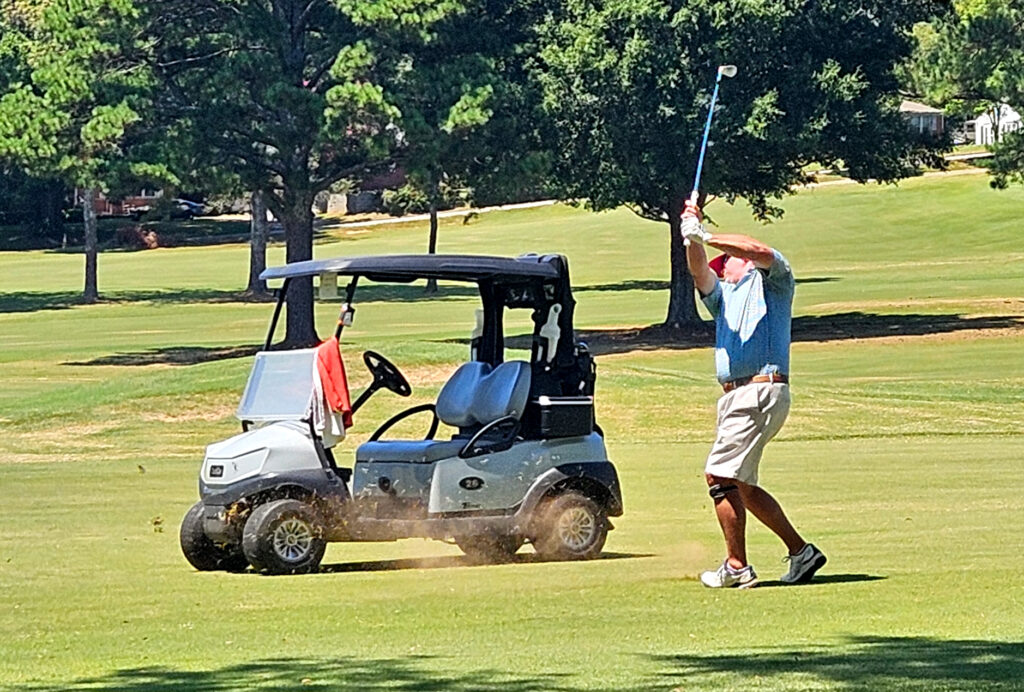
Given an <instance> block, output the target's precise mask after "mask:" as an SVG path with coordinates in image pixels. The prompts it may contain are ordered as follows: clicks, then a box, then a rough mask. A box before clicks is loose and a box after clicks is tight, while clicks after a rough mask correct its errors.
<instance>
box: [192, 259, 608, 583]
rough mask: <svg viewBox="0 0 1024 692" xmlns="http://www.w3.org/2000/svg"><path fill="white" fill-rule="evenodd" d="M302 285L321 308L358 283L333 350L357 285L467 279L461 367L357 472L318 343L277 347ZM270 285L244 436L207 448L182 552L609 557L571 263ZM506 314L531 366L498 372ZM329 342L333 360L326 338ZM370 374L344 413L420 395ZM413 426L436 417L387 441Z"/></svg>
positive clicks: (512, 365)
mask: <svg viewBox="0 0 1024 692" xmlns="http://www.w3.org/2000/svg"><path fill="white" fill-rule="evenodd" d="M306 277H319V294H320V298H321V299H323V298H325V297H331V296H338V295H339V290H338V289H339V285H338V277H346V278H347V280H348V283H347V287H346V289H345V295H344V296H343V301H344V302H343V303H342V305H341V314H340V316H339V319H338V326H337V330H336V333H335V337H339V336H340V335H341V333H342V331H343V329H344V327H345V326H346V325H349V324H351V322H352V317H353V314H354V308H353V305H354V301H355V296H356V291H357V286H358V284H359V282H360V280H366V281H372V282H394V283H409V282H411V281H414V280H417V279H437V280H441V281H459V282H471V283H475V284H476V285H477V287H478V289H479V293H480V297H481V300H482V309H478V310H477V313H476V314H477V324H476V327H475V329H474V330H473V332H472V336H471V338H470V344H469V350H470V359H469V361H468V362H466V363H464V364H463V365H461V366H459V367H458V368H457V369H456V370H455V372H454V374H452V375H451V377H450V378H449V379H448V381H447V382H446V383H445V384H444V386H443V387H442V389H441V391H440V393H439V395H438V398H437V401H436V403H431V404H422V405H419V406H413V407H412V408H408V409H406V410H404V411H402V412H400V413H398V414H397V415H395V416H393V417H392V418H390V419H389V420H387V421H385V422H384V423H383V424H382V425H380V426H379V427H378V428H377V430H376V432H374V433H373V435H371V437H370V439H369V441H367V442H365V443H364V444H362V445H360V446H359V448H358V449H357V450H356V452H355V462H354V465H353V466H351V467H345V466H339V465H338V463H337V462H336V459H335V455H334V452H333V448H334V447H335V445H337V444H338V443H339V442H340V441H341V440H342V439H343V438H344V432H345V427H344V426H342V425H336V424H332V423H331V420H330V418H331V416H332V415H336V414H335V412H334V411H331V410H330V408H331V407H329V406H328V407H326V408H327V415H326V419H327V420H325V417H324V415H323V412H324V406H323V403H324V401H323V399H324V394H323V387H324V386H325V385H324V383H323V382H320V381H319V380H318V374H317V373H318V370H317V368H318V365H317V358H318V355H322V354H323V353H324V351H323V350H322V349H323V348H324V347H325V345H324V344H322V345H321V346H320V347H317V348H312V349H297V350H272V349H271V342H272V338H273V335H274V332H275V328H276V326H277V322H278V318H279V316H280V313H281V309H282V306H283V304H284V300H285V296H286V295H287V291H288V286H289V285H290V284H292V283H293V282H295V281H296V280H297V279H304V278H306ZM261 278H263V279H267V280H274V279H280V280H283V284H282V286H281V288H280V289H279V292H278V293H279V296H278V302H277V306H276V308H275V311H274V316H273V318H272V320H271V323H270V329H269V332H268V334H267V339H266V343H265V346H264V350H263V351H260V352H259V353H258V354H257V355H256V357H255V361H254V363H253V367H252V371H251V373H250V375H249V380H248V383H247V385H246V388H245V392H244V394H243V396H242V401H241V403H240V405H239V408H238V412H237V416H238V418H239V419H240V420H241V422H242V432H241V433H240V434H238V435H235V436H234V437H231V438H230V439H227V440H224V441H222V442H217V443H214V444H211V445H209V446H208V447H207V449H206V457H205V459H204V461H203V466H202V470H201V473H200V479H199V493H200V496H201V498H202V499H201V500H200V501H199V502H198V503H197V504H196V505H195V506H193V507H192V508H191V509H190V510H189V512H188V513H187V514H186V515H185V518H184V520H183V522H182V525H181V534H180V537H181V547H182V550H183V552H184V553H185V557H186V558H187V559H188V561H189V562H190V563H191V564H192V565H193V566H194V567H196V569H199V570H217V569H224V570H244V569H246V568H247V566H249V565H251V566H252V567H253V568H254V569H255V570H256V571H260V572H265V573H271V574H283V573H302V572H310V571H315V570H316V569H317V568H318V566H319V564H320V561H321V559H322V558H323V554H324V550H325V547H326V543H327V542H330V541H391V540H397V539H401V538H411V537H426V538H433V539H438V540H445V541H452V542H454V543H456V544H457V545H458V546H459V547H460V548H461V549H462V550H463V551H464V552H465V553H466V554H467V556H469V557H470V559H472V560H474V561H477V562H500V561H507V560H509V559H511V557H512V555H513V554H515V552H516V551H517V550H518V549H519V548H520V547H521V546H522V545H523V544H524V543H526V542H529V543H531V544H533V547H534V549H535V550H536V552H537V553H538V554H539V555H540V556H541V557H542V558H543V559H551V560H578V559H588V558H593V557H596V556H597V555H599V554H600V553H601V550H602V548H603V546H604V542H605V538H606V537H607V533H608V530H609V529H611V528H612V526H611V523H610V521H609V519H608V518H609V517H614V516H619V515H621V514H622V497H621V493H620V489H619V481H618V475H617V473H616V470H615V467H614V466H613V465H612V463H611V462H610V461H609V460H608V457H607V452H606V450H605V445H604V438H603V433H602V431H601V429H600V427H599V426H597V425H596V424H595V422H594V381H595V374H596V369H595V365H594V361H593V359H592V357H591V355H590V353H589V352H588V351H587V348H586V346H585V345H584V344H582V343H577V342H576V341H575V338H574V333H573V310H574V306H575V301H574V300H573V298H572V292H571V289H570V285H569V271H568V263H567V261H566V259H565V258H564V257H562V256H560V255H546V256H537V255H526V256H522V257H518V258H515V259H512V258H503V257H484V256H469V255H389V256H367V257H338V258H332V259H324V260H312V261H307V262H296V263H292V264H288V265H285V266H283V267H276V268H271V269H268V270H266V271H265V272H263V274H262V277H261ZM506 309H525V310H530V311H532V312H531V316H532V321H533V325H534V328H533V340H532V348H531V352H530V360H529V362H527V361H525V360H512V361H505V360H504V352H505V344H504V337H503V317H504V312H505V310H506ZM332 347H333V349H334V352H335V355H337V350H338V348H337V345H336V342H331V341H330V340H329V341H328V345H327V348H328V349H330V348H332ZM363 361H364V363H365V364H366V366H367V368H368V369H369V371H370V373H371V375H372V377H373V379H372V382H371V383H370V385H369V386H368V387H367V388H366V390H365V391H364V392H362V394H361V395H360V396H359V397H358V398H357V399H356V401H355V402H354V403H352V404H351V407H350V408H351V413H352V414H355V413H356V412H358V410H359V408H360V407H361V406H362V405H363V404H365V403H366V401H367V400H368V399H369V398H370V397H371V396H372V395H373V394H374V393H376V392H377V391H379V390H381V389H388V390H390V391H392V392H394V393H396V394H399V395H401V396H409V394H411V392H412V390H411V388H410V386H409V383H408V382H407V381H406V379H405V377H404V376H403V375H402V373H401V372H400V371H399V370H398V368H397V367H395V365H393V364H392V363H391V362H390V361H388V360H387V359H386V358H384V357H383V356H381V355H379V354H377V353H374V352H372V351H367V352H366V353H364V354H363ZM344 387H345V393H346V398H347V384H344ZM318 406H319V411H320V415H319V416H318V415H317V410H318ZM413 415H423V416H424V422H425V423H426V421H427V420H429V429H428V432H427V433H426V436H425V438H424V439H415V440H408V439H390V438H389V437H386V436H385V433H387V431H388V430H389V429H390V428H391V427H392V426H394V425H395V424H396V423H398V422H399V421H401V420H404V419H405V418H407V417H410V416H413ZM428 416H429V419H428V418H427V417H428ZM336 422H337V421H335V423H336ZM442 422H443V423H445V424H446V425H447V426H450V427H451V428H452V429H454V430H457V432H456V433H454V434H453V435H452V436H451V438H450V439H435V435H436V434H437V430H438V426H439V423H442ZM424 427H426V425H425V426H424Z"/></svg>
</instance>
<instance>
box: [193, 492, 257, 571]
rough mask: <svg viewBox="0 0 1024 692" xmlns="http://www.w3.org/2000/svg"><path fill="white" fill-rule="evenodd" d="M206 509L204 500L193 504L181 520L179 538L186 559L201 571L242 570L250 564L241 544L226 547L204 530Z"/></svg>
mask: <svg viewBox="0 0 1024 692" xmlns="http://www.w3.org/2000/svg"><path fill="white" fill-rule="evenodd" d="M204 513H205V509H204V508H203V503H202V502H197V503H196V504H194V505H192V509H190V510H189V511H188V512H187V513H186V514H185V518H184V519H182V520H181V531H180V532H179V534H178V538H179V540H180V542H181V552H182V553H184V554H185V559H186V560H188V561H189V564H191V565H192V566H193V567H195V568H196V569H197V570H199V571H200V572H212V571H214V570H219V569H222V570H227V571H228V572H241V571H243V570H244V569H245V568H246V567H248V566H249V563H248V561H246V559H245V556H244V555H242V551H241V548H240V547H239V546H237V545H236V546H234V547H225V546H220V545H217V544H216V543H214V542H213V541H211V540H210V539H209V537H208V536H207V535H206V532H205V531H204V530H203V515H204Z"/></svg>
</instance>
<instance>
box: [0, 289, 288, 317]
mask: <svg viewBox="0 0 1024 692" xmlns="http://www.w3.org/2000/svg"><path fill="white" fill-rule="evenodd" d="M272 300H273V298H272V296H269V295H264V296H253V295H250V294H247V293H245V292H244V291H217V290H213V289H182V290H178V291H110V292H103V293H102V294H101V296H100V300H99V302H100V303H109V304H119V303H149V304H152V305H182V304H195V303H207V304H216V303H266V302H270V301H272ZM84 304H85V303H84V301H83V300H82V294H81V292H74V291H57V292H50V293H48V292H33V291H21V292H14V293H0V312H38V311H41V310H66V309H67V308H72V307H75V306H78V305H84Z"/></svg>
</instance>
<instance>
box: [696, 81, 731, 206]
mask: <svg viewBox="0 0 1024 692" xmlns="http://www.w3.org/2000/svg"><path fill="white" fill-rule="evenodd" d="M735 76H736V66H735V65H719V66H718V74H717V76H716V77H715V91H714V92H713V93H712V94H711V106H710V107H708V121H707V123H706V124H705V125H704V140H703V141H702V142H701V143H700V157H699V158H698V159H697V175H696V177H694V179H693V192H691V193H690V201H691V202H693V203H694V204H696V203H697V197H698V194H699V193H698V190H699V189H700V174H701V170H702V169H703V168H704V153H705V152H706V151H707V147H708V135H709V134H711V119H712V118H713V117H714V115H715V102H716V101H718V87H719V86H720V85H721V83H722V77H729V78H730V79H731V78H732V77H735Z"/></svg>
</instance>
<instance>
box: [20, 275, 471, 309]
mask: <svg viewBox="0 0 1024 692" xmlns="http://www.w3.org/2000/svg"><path fill="white" fill-rule="evenodd" d="M338 291H339V293H338V295H339V298H338V301H339V302H340V301H341V300H343V296H344V295H345V288H344V284H342V285H341V286H339V289H338ZM479 295H480V292H479V291H478V290H477V288H476V286H473V285H469V284H444V283H442V284H441V285H440V286H439V287H438V290H437V292H436V293H427V291H426V283H425V282H416V283H412V284H373V283H363V284H361V285H360V286H359V289H358V291H357V292H356V302H357V303H375V302H395V303H415V302H422V301H431V300H434V301H440V300H456V299H462V298H475V297H478V296H479ZM274 300H275V298H274V297H273V296H272V295H270V294H267V295H256V296H254V295H251V294H248V293H245V292H244V291H218V290H214V289H181V290H175V291H158V290H153V291H104V292H103V293H102V294H101V295H100V299H99V303H108V304H121V303H138V304H150V305H182V304H220V303H269V302H273V301H274ZM79 305H85V302H84V301H83V300H82V293H81V292H80V291H53V292H46V291H15V292H11V293H0V312H39V311H43V310H66V309H68V308H72V307H76V306H79Z"/></svg>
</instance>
